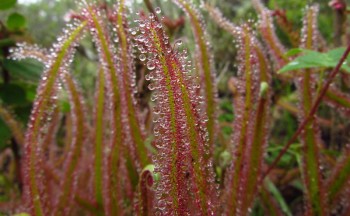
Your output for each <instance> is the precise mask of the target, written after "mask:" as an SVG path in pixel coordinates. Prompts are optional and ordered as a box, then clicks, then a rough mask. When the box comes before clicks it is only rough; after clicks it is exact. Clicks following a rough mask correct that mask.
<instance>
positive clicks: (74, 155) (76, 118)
mask: <svg viewBox="0 0 350 216" xmlns="http://www.w3.org/2000/svg"><path fill="white" fill-rule="evenodd" d="M62 78H63V82H64V83H65V85H66V88H67V91H68V93H69V101H70V105H71V107H72V110H71V116H72V125H73V127H72V134H73V136H74V138H73V139H72V144H71V152H70V154H69V156H68V157H67V159H66V164H67V165H66V167H65V169H64V170H65V173H64V177H63V181H62V184H61V194H60V195H59V199H58V203H57V204H56V206H55V208H54V210H53V212H54V215H70V213H69V212H70V207H71V206H72V204H71V202H72V201H73V198H74V196H73V193H72V191H74V189H75V186H74V179H75V178H76V177H75V176H76V168H77V165H78V163H79V159H80V157H81V154H82V146H83V143H84V136H85V133H86V130H85V126H84V124H85V123H84V120H85V118H84V117H85V116H84V115H85V110H84V102H83V100H82V96H81V94H80V93H79V91H78V89H77V87H76V84H75V82H74V80H73V79H72V77H71V76H70V74H69V73H68V72H65V74H63V75H62Z"/></svg>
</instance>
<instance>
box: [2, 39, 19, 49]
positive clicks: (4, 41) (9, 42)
mask: <svg viewBox="0 0 350 216" xmlns="http://www.w3.org/2000/svg"><path fill="white" fill-rule="evenodd" d="M15 44H16V42H15V41H14V40H13V39H11V38H4V39H1V40H0V48H2V47H10V46H14V45H15Z"/></svg>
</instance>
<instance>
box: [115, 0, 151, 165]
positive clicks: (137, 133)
mask: <svg viewBox="0 0 350 216" xmlns="http://www.w3.org/2000/svg"><path fill="white" fill-rule="evenodd" d="M126 10H127V9H126V8H125V0H119V1H118V5H117V10H116V13H115V14H114V16H115V17H116V18H117V20H116V23H115V24H116V28H115V29H116V33H117V37H118V41H119V43H120V46H119V52H118V55H119V59H120V68H121V75H122V76H123V86H124V95H123V97H124V98H125V99H124V100H123V101H125V102H126V106H125V108H126V109H125V112H126V116H127V118H128V123H129V131H130V133H127V134H128V135H129V139H130V140H131V143H130V144H129V149H130V150H131V152H132V154H131V155H132V156H133V160H134V161H135V162H136V163H135V165H134V166H135V167H137V168H138V169H140V167H141V168H142V167H145V166H146V165H147V164H148V163H150V159H149V157H148V152H147V149H146V145H145V132H144V129H143V126H142V125H141V120H140V113H139V110H138V106H137V103H136V100H135V97H134V93H135V92H136V91H137V90H136V83H135V77H136V74H135V70H134V69H135V67H134V60H133V48H132V45H133V44H132V42H131V34H130V33H129V31H128V30H130V28H128V21H127V19H126V18H127V14H126Z"/></svg>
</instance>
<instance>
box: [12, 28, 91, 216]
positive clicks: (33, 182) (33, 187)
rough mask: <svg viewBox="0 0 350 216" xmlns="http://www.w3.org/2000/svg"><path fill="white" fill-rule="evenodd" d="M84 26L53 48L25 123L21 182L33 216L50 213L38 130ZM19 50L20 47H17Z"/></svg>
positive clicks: (71, 30)
mask: <svg viewBox="0 0 350 216" xmlns="http://www.w3.org/2000/svg"><path fill="white" fill-rule="evenodd" d="M85 26H86V23H85V22H83V23H79V24H75V25H73V26H72V27H71V29H69V30H68V32H69V34H65V35H64V36H63V37H60V39H59V40H58V41H59V42H58V43H57V44H56V45H55V46H54V47H55V48H53V51H54V52H55V53H53V54H52V55H50V57H49V58H50V61H49V63H48V65H46V70H45V71H44V73H43V75H42V78H41V81H40V84H39V87H38V90H37V92H38V94H37V97H36V99H35V102H34V105H33V110H32V113H31V117H30V121H29V123H28V130H27V134H26V140H25V148H24V152H25V154H24V155H25V157H24V161H25V163H23V164H25V167H24V170H25V175H24V182H26V184H25V186H26V187H25V188H24V191H25V192H24V193H25V197H26V199H25V200H26V202H27V206H28V208H30V210H31V214H33V215H38V216H40V215H47V214H48V212H49V210H48V209H47V208H46V206H45V204H44V203H45V202H46V201H45V197H44V196H43V191H44V188H43V187H44V185H43V184H44V182H43V177H42V175H41V174H40V173H41V172H40V171H39V170H40V164H41V163H42V159H41V158H40V157H41V156H40V153H39V151H38V149H39V147H40V143H39V142H40V141H39V140H40V139H39V137H40V129H41V127H42V125H43V124H44V122H45V120H46V119H47V118H46V117H45V115H50V113H48V112H47V109H48V105H49V103H50V101H51V100H54V99H55V98H52V95H54V94H55V91H56V88H57V81H58V77H59V75H60V72H62V70H63V68H66V67H68V64H67V62H69V59H71V58H72V57H73V51H74V50H73V47H74V46H76V44H77V40H79V39H80V36H81V34H82V31H83V30H84V28H85ZM18 49H19V50H20V49H21V48H20V47H19V48H18ZM14 52H16V51H14ZM19 52H20V51H19ZM21 58H26V56H21V55H18V56H16V59H21Z"/></svg>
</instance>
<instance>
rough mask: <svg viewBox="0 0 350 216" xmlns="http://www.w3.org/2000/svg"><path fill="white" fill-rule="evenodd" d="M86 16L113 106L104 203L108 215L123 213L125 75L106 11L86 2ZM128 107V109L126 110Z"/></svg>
mask: <svg viewBox="0 0 350 216" xmlns="http://www.w3.org/2000/svg"><path fill="white" fill-rule="evenodd" d="M83 15H84V16H85V17H87V19H88V22H89V27H90V33H91V35H92V37H93V38H94V42H95V44H96V46H97V47H98V54H99V61H100V63H101V66H102V68H101V69H102V70H103V71H104V73H105V76H104V77H105V79H106V90H107V95H108V100H107V101H108V103H109V104H108V106H109V107H110V109H109V110H108V111H107V112H105V119H109V120H110V126H109V127H110V128H111V129H110V130H111V131H110V133H111V134H112V135H111V137H110V141H109V143H108V144H106V145H105V149H107V150H106V151H105V155H104V157H103V158H104V162H103V164H104V166H105V167H106V168H105V169H103V175H104V179H105V182H104V189H103V193H104V195H103V198H104V200H103V206H104V211H105V214H106V215H118V214H122V208H121V206H120V204H121V203H122V193H120V190H121V188H122V183H121V182H122V178H120V170H121V169H120V168H121V157H122V154H121V153H122V149H123V143H124V139H123V138H124V136H123V134H125V127H124V123H123V120H122V116H123V115H124V114H125V107H124V106H123V105H124V104H122V100H123V98H122V92H123V89H124V88H123V87H124V85H123V80H122V79H123V76H122V75H121V71H120V69H119V67H118V66H119V65H118V63H117V61H118V60H117V58H116V57H117V54H116V53H115V50H116V49H115V47H114V46H113V44H112V43H111V38H110V35H109V32H108V29H107V28H108V26H107V25H105V23H106V22H105V20H104V19H103V18H104V16H103V15H105V14H103V13H101V11H98V10H97V9H96V8H95V7H94V6H92V5H89V4H87V3H85V8H84V9H83ZM123 109H124V110H123Z"/></svg>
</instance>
